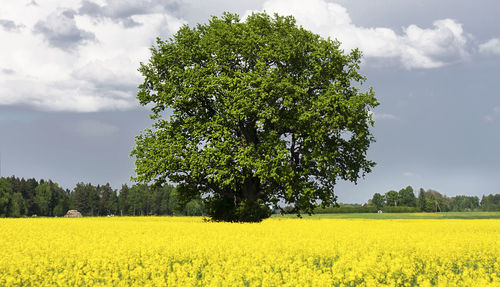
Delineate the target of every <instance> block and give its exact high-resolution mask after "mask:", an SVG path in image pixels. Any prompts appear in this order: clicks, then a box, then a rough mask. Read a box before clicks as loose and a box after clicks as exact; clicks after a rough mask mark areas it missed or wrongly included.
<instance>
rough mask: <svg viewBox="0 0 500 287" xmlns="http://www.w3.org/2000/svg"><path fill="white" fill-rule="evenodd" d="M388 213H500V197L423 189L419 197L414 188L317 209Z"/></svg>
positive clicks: (409, 187) (316, 210)
mask: <svg viewBox="0 0 500 287" xmlns="http://www.w3.org/2000/svg"><path fill="white" fill-rule="evenodd" d="M379 210H381V211H383V212H388V213H399V212H448V211H456V212H463V211H500V194H490V195H483V196H482V198H481V200H480V199H479V197H477V196H467V195H457V196H453V197H447V196H446V195H443V194H441V193H439V192H438V191H436V190H433V189H428V190H427V191H426V190H424V189H423V188H420V189H419V191H418V193H417V194H416V193H415V191H414V190H413V187H411V186H407V187H405V188H402V189H400V190H399V191H395V190H389V191H388V192H386V193H384V194H381V193H375V194H374V195H373V197H372V198H371V199H369V200H368V203H367V204H339V206H338V207H327V208H317V209H315V211H314V212H315V213H371V212H373V213H375V212H378V211H379Z"/></svg>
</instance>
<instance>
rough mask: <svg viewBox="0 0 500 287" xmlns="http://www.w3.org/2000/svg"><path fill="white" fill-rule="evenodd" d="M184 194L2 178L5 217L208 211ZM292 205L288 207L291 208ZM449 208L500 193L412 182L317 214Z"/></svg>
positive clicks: (487, 205) (475, 207)
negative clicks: (444, 190) (457, 191)
mask: <svg viewBox="0 0 500 287" xmlns="http://www.w3.org/2000/svg"><path fill="white" fill-rule="evenodd" d="M181 201H182V198H180V197H179V195H178V194H177V193H176V190H175V187H174V186H171V185H165V186H163V187H155V186H150V185H147V184H135V185H132V186H130V187H129V186H128V185H126V184H124V185H122V187H121V188H120V190H116V189H113V188H111V186H110V185H109V183H107V184H105V185H92V184H90V183H78V184H77V185H76V186H75V188H73V190H69V189H63V188H61V187H60V186H59V185H58V184H57V183H55V182H53V181H51V180H43V179H42V180H40V181H37V180H36V179H34V178H31V179H24V178H17V177H14V176H12V177H6V178H5V177H2V178H0V217H23V216H33V215H37V216H64V215H65V214H66V212H67V211H68V210H70V209H76V210H78V211H79V212H81V213H82V215H84V216H107V215H121V216H134V215H188V216H193V215H202V214H204V206H203V201H202V200H201V198H200V199H197V200H191V201H189V202H188V203H187V204H186V206H185V208H183V209H179V203H181ZM286 210H287V207H285V208H284V211H285V212H286ZM379 210H382V211H383V212H446V211H500V194H495V195H493V194H490V195H487V196H483V197H482V198H481V200H479V198H478V197H477V196H465V195H459V196H454V197H447V196H445V195H442V194H441V193H439V192H437V191H435V190H432V189H429V190H427V191H425V190H424V189H422V188H421V189H420V190H419V192H418V195H415V192H414V190H413V188H412V187H411V186H408V187H406V188H403V189H401V190H399V191H395V190H390V191H388V192H386V193H385V194H380V193H375V194H374V195H373V197H372V198H371V199H370V200H368V203H367V204H363V205H361V204H340V206H339V207H327V208H317V209H316V210H315V212H316V213H354V212H378V211H379Z"/></svg>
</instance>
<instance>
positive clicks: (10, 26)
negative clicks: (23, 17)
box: [0, 19, 24, 32]
mask: <svg viewBox="0 0 500 287" xmlns="http://www.w3.org/2000/svg"><path fill="white" fill-rule="evenodd" d="M0 27H1V28H3V29H4V30H6V31H10V32H18V31H20V30H21V29H22V28H24V25H18V24H16V23H15V22H14V21H12V20H6V19H0Z"/></svg>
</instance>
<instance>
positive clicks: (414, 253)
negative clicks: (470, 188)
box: [0, 217, 500, 286]
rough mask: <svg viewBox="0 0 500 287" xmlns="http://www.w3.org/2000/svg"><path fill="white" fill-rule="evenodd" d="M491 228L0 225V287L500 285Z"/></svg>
mask: <svg viewBox="0 0 500 287" xmlns="http://www.w3.org/2000/svg"><path fill="white" fill-rule="evenodd" d="M499 242H500V220H499V219H469V220H463V219H446V220H441V219H425V220H423V219H386V220H373V219H302V220H298V219H287V218H271V219H268V220H266V221H264V222H262V223H259V224H230V223H206V222H203V220H202V219H201V218H189V217H184V218H168V217H128V218H127V217H125V218H119V217H114V218H113V217H112V218H21V219H0V286H27V285H29V286H40V285H50V286H55V285H59V286H82V285H89V286H90V285H92V286H138V285H146V286H165V285H168V286H431V285H438V286H500V244H499Z"/></svg>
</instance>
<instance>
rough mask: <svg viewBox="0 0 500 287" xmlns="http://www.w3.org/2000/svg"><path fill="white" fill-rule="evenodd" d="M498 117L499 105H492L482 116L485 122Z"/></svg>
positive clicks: (492, 120) (499, 113) (499, 114)
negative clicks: (490, 109)
mask: <svg viewBox="0 0 500 287" xmlns="http://www.w3.org/2000/svg"><path fill="white" fill-rule="evenodd" d="M498 117H500V107H494V108H493V110H492V111H491V112H490V113H488V114H486V115H485V116H484V117H483V119H484V120H485V121H487V122H494V121H495V120H496V119H497V118H498Z"/></svg>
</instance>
